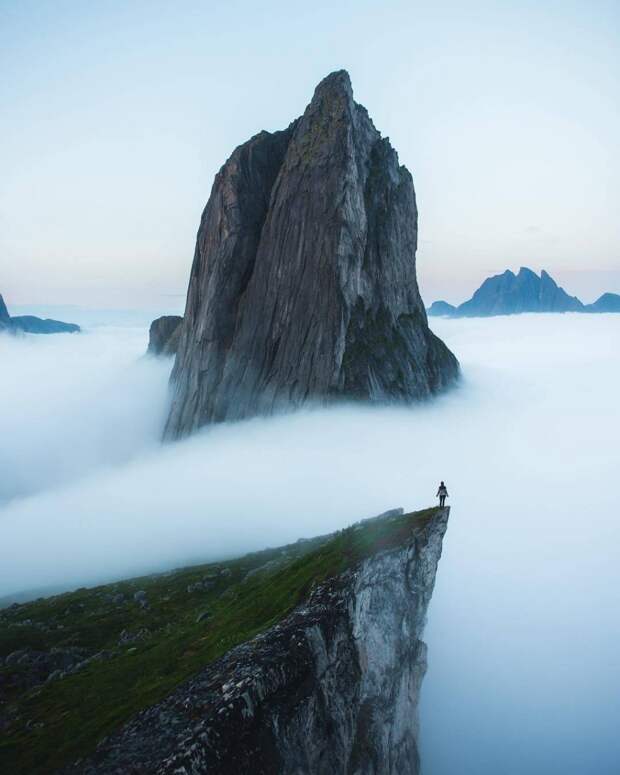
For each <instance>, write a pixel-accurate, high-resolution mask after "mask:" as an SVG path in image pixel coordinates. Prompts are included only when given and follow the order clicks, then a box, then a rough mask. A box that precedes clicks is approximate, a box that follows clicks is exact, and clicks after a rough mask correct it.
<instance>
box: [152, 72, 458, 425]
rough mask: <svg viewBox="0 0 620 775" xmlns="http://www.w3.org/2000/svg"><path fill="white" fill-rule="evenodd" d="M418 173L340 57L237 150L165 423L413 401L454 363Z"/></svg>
mask: <svg viewBox="0 0 620 775" xmlns="http://www.w3.org/2000/svg"><path fill="white" fill-rule="evenodd" d="M416 247H417V208H416V201H415V193H414V189H413V181H412V178H411V175H410V173H409V172H408V170H407V169H406V168H405V167H402V166H400V164H399V162H398V156H397V154H396V152H395V151H394V149H393V148H392V146H391V145H390V143H389V140H388V139H387V138H382V137H381V135H380V134H379V132H378V131H377V130H376V129H375V127H374V125H373V123H372V121H371V120H370V118H369V116H368V113H367V111H366V110H365V108H363V107H361V106H360V105H358V104H357V103H356V102H355V101H354V99H353V90H352V88H351V81H350V79H349V76H348V73H346V71H344V70H339V71H336V72H334V73H331V74H330V75H328V76H327V77H326V78H324V79H323V80H322V81H321V82H320V83H319V85H318V86H317V87H316V89H315V92H314V95H313V97H312V100H311V102H310V103H309V105H308V106H307V108H306V110H305V111H304V114H303V115H302V116H301V117H300V118H299V119H297V120H296V121H293V123H292V124H291V125H290V126H289V127H288V128H287V129H285V130H283V131H281V132H274V133H269V132H261V133H260V134H258V135H256V136H254V137H253V138H251V140H249V141H248V142H247V143H245V144H243V145H241V146H239V147H238V148H236V149H235V151H234V152H233V154H232V155H231V157H230V158H229V159H228V161H227V162H226V163H225V164H224V166H223V167H222V168H221V170H220V171H219V173H218V174H217V176H216V178H215V182H214V184H213V189H212V191H211V196H210V198H209V201H208V203H207V206H206V208H205V210H204V213H203V216H202V220H201V224H200V228H199V231H198V238H197V243H196V251H195V255H194V263H193V266H192V271H191V276H190V282H189V289H188V295H187V305H186V311H185V316H184V321H183V324H182V328H181V334H180V340H179V346H178V351H177V357H176V361H175V366H174V369H173V373H172V376H171V386H172V393H173V400H172V406H171V410H170V415H169V418H168V422H167V425H166V431H165V435H166V436H167V437H168V438H176V437H179V436H183V435H185V434H187V433H190V432H191V431H193V430H195V429H196V428H198V427H200V426H201V425H204V424H207V423H213V422H220V421H223V420H230V419H241V418H244V417H251V416H253V415H257V414H270V413H272V412H276V411H280V410H287V409H290V408H294V407H297V406H300V405H302V404H305V403H307V402H326V401H333V400H336V399H359V400H366V401H383V402H384V401H413V400H416V399H422V398H425V397H427V396H429V395H432V394H433V393H435V392H437V391H439V390H441V389H442V388H443V387H445V386H446V385H448V384H449V383H450V382H451V381H453V380H454V379H455V378H456V376H457V374H458V363H457V361H456V358H455V357H454V356H453V355H452V353H451V352H450V351H449V350H448V349H447V348H446V346H445V345H444V344H443V342H441V341H440V340H439V339H437V337H435V336H434V335H433V334H432V332H431V331H430V330H429V328H428V324H427V320H426V312H425V309H424V305H423V303H422V299H421V298H420V294H419V291H418V285H417V280H416V271H415V252H416Z"/></svg>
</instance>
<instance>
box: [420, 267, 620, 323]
mask: <svg viewBox="0 0 620 775" xmlns="http://www.w3.org/2000/svg"><path fill="white" fill-rule="evenodd" d="M521 312H620V295H619V294H617V293H604V294H603V295H602V296H601V297H600V299H597V301H595V302H594V304H583V302H581V301H579V299H578V298H577V297H576V296H569V295H568V293H566V291H565V290H564V289H563V288H560V286H559V285H558V284H557V283H556V282H555V280H554V279H553V278H552V277H551V276H550V275H549V274H548V273H547V272H545V270H544V269H543V271H542V272H541V273H540V277H539V276H538V275H537V274H536V272H533V271H532V270H531V269H528V268H527V267H521V269H520V270H519V273H518V274H515V273H514V272H511V271H510V270H509V269H507V270H506V271H505V272H504V273H503V274H498V275H495V276H494V277H489V278H488V279H486V280H485V281H484V282H483V283H482V285H481V286H480V288H478V290H477V291H476V292H475V293H474V295H473V296H472V297H471V299H469V301H465V302H463V304H460V305H459V306H458V307H455V306H454V305H452V304H448V302H447V301H435V302H433V304H432V305H431V306H430V308H429V309H428V314H429V315H433V316H435V317H452V318H464V317H491V316H493V315H517V314H519V313H521Z"/></svg>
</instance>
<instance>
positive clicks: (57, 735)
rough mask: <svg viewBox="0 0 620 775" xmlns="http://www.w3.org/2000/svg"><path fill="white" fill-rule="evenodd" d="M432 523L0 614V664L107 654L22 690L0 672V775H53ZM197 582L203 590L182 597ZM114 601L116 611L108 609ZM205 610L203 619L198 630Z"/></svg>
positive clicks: (351, 534) (346, 535)
mask: <svg viewBox="0 0 620 775" xmlns="http://www.w3.org/2000/svg"><path fill="white" fill-rule="evenodd" d="M435 513H436V510H435V509H428V510H425V511H421V512H415V513H412V514H406V515H403V516H400V517H394V518H391V519H386V520H380V521H377V522H373V521H369V522H366V523H363V524H359V525H356V526H353V527H351V528H348V529H346V530H343V531H341V532H339V533H337V534H335V535H333V536H328V537H322V538H317V539H313V540H311V541H304V542H299V543H296V544H292V545H289V546H286V547H282V548H280V549H271V550H266V551H264V552H258V553H255V554H251V555H247V556H245V557H242V558H240V559H237V560H233V561H230V562H223V563H216V564H210V565H202V566H194V567H192V568H187V569H182V570H178V571H175V572H173V573H169V574H165V575H157V576H151V577H144V578H141V579H133V580H130V581H126V582H122V583H118V584H112V585H107V586H102V587H96V588H93V589H80V590H77V591H76V592H72V593H68V594H64V595H59V596H56V597H53V598H49V599H43V600H37V601H35V602H32V603H28V604H25V605H21V606H19V607H14V608H12V609H7V610H5V611H3V612H0V613H1V614H2V615H3V616H2V619H1V620H0V656H2V657H6V656H7V655H8V654H10V653H11V652H13V651H15V650H17V649H23V648H25V647H30V648H34V649H37V650H41V651H49V650H50V649H51V648H53V647H56V648H67V647H74V646H79V647H83V648H85V649H87V650H88V651H89V653H95V652H100V651H102V650H107V651H108V652H109V654H108V658H106V659H104V660H100V661H94V662H92V663H90V664H89V665H88V666H87V667H85V668H83V669H81V670H80V671H79V672H77V673H75V674H73V675H67V676H66V677H64V678H62V679H60V680H54V681H52V682H48V683H45V684H43V685H42V686H38V687H34V688H31V689H29V690H27V691H23V690H22V691H19V690H17V689H13V690H11V687H10V683H9V684H7V680H8V679H9V677H10V675H11V674H12V675H13V676H15V673H16V671H17V672H19V670H20V669H26V668H22V667H21V666H20V665H17V666H15V665H8V666H7V665H5V666H4V667H2V668H0V692H1V691H2V687H3V686H4V687H6V686H8V687H9V688H8V689H7V688H5V689H4V690H3V692H2V694H1V695H0V696H3V699H4V705H3V706H0V715H4V717H5V718H8V719H10V721H9V723H8V728H6V729H5V730H4V733H3V735H2V738H1V740H0V771H2V772H7V773H9V772H10V773H15V774H16V775H17V773H24V774H25V773H29V774H30V773H47V772H53V771H54V770H55V769H57V768H59V767H61V766H62V765H63V764H66V763H67V762H70V761H73V760H75V759H77V758H79V757H80V756H83V755H86V754H87V753H89V752H91V751H92V750H93V749H94V747H95V745H96V744H97V742H98V740H100V739H101V738H102V737H103V736H105V735H106V734H108V733H109V732H110V731H112V730H113V729H114V728H115V727H116V726H118V725H119V724H120V723H122V722H124V721H126V720H127V719H128V718H129V717H131V716H132V715H133V714H134V713H135V712H137V711H139V710H141V709H143V708H145V707H148V706H149V705H151V704H153V703H155V702H157V701H158V700H160V699H162V698H163V697H165V696H166V695H167V694H168V693H170V691H171V690H172V689H174V688H175V687H176V686H177V685H178V684H179V683H181V682H182V681H183V680H184V679H186V678H188V677H189V676H191V675H193V674H194V673H196V672H198V670H200V669H201V668H202V667H204V666H205V665H207V664H209V663H210V662H212V661H213V660H215V659H217V658H218V657H220V656H221V655H222V654H224V653H226V652H227V651H228V650H229V649H231V648H232V647H233V646H235V645H237V644H239V643H242V642H244V641H246V640H248V639H249V638H251V637H253V636H254V635H256V634H257V633H259V632H261V631H263V630H265V629H267V628H268V627H270V626H271V625H272V624H274V623H275V622H277V621H279V620H281V619H282V618H283V617H284V616H286V614H287V613H289V612H290V611H291V610H292V609H293V608H294V607H295V606H296V605H298V604H299V603H300V602H301V601H303V599H304V598H305V597H306V596H307V594H308V592H309V591H310V589H311V588H312V587H313V585H315V584H317V583H320V582H321V581H323V580H324V579H326V578H329V577H332V576H334V575H337V574H339V573H341V572H342V571H344V570H345V569H347V568H349V567H353V566H354V565H355V564H357V563H358V562H359V561H360V560H362V559H363V558H365V557H367V556H369V555H371V554H373V553H375V552H377V551H380V550H382V549H385V548H389V547H392V546H396V545H399V544H402V543H405V542H407V541H408V539H409V538H410V537H411V535H412V532H413V531H415V530H416V528H418V527H420V526H422V525H423V524H425V523H426V522H427V521H428V519H430V518H431V517H432V516H433V515H434V514H435ZM248 574H250V575H248ZM205 576H208V577H210V580H209V581H208V585H209V588H208V589H198V590H197V591H195V590H192V591H188V587H190V588H191V585H194V584H197V583H198V584H200V583H202V580H203V579H204V578H205ZM138 590H143V591H144V592H145V593H146V597H147V600H148V607H142V606H140V604H139V602H136V601H134V599H133V595H134V593H135V592H136V591H138ZM120 594H123V595H124V596H125V602H123V603H118V602H114V596H118V595H120ZM205 611H208V612H209V617H208V618H207V619H206V620H203V621H197V618H198V616H199V615H200V614H201V613H204V612H205ZM28 621H29V622H30V624H24V622H28ZM142 628H146V629H148V631H149V634H148V635H147V637H146V638H145V639H144V640H140V641H135V642H130V643H128V644H122V645H120V644H119V635H120V633H121V632H122V631H123V630H129V631H132V632H136V631H138V630H140V629H142ZM3 677H4V679H5V682H4V684H3V683H2V679H3Z"/></svg>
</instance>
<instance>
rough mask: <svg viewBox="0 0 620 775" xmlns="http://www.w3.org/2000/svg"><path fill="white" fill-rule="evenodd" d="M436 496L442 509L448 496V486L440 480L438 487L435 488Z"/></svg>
mask: <svg viewBox="0 0 620 775" xmlns="http://www.w3.org/2000/svg"><path fill="white" fill-rule="evenodd" d="M437 497H438V498H439V508H440V509H443V507H444V506H445V505H446V498H449V497H450V496H449V495H448V488H447V487H446V485H445V484H444V483H443V482H441V484H440V485H439V489H438V490H437Z"/></svg>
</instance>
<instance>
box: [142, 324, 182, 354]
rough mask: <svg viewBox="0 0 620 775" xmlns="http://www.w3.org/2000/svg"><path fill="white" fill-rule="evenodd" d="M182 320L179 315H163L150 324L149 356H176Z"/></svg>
mask: <svg viewBox="0 0 620 775" xmlns="http://www.w3.org/2000/svg"><path fill="white" fill-rule="evenodd" d="M182 322H183V318H182V317H181V316H180V315H164V316H163V317H161V318H157V320H154V321H153V322H152V323H151V327H150V329H149V346H148V349H147V353H148V354H149V355H157V356H160V355H163V356H170V355H176V352H177V349H178V347H179V340H180V338H181V323H182Z"/></svg>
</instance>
